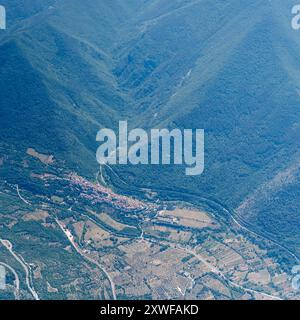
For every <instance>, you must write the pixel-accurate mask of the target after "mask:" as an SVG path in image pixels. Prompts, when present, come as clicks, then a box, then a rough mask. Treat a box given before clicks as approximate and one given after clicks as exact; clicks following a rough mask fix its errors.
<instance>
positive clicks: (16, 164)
mask: <svg viewBox="0 0 300 320" xmlns="http://www.w3.org/2000/svg"><path fill="white" fill-rule="evenodd" d="M298 2H299V3H298ZM298 4H300V1H297V0H295V1H287V0H285V1H284V0H272V1H267V0H249V1H240V0H206V1H204V0H174V1H171V0H85V1H80V0H1V1H0V5H2V6H4V7H5V9H6V25H7V28H6V30H0V89H1V96H0V240H1V243H0V266H1V265H2V266H4V267H6V269H7V279H8V284H7V290H0V299H37V298H39V299H70V300H72V299H92V300H95V299H96V300H97V299H101V300H103V299H133V300H135V299H154V300H156V299H203V300H213V299H216V300H219V299H222V300H223V299H226V300H227V299H228V300H229V299H233V300H236V299H244V300H249V299H257V300H259V299H265V298H268V299H277V298H280V299H295V298H299V290H298V291H297V290H295V288H292V284H291V283H292V277H293V274H292V268H293V267H294V266H296V265H298V264H299V258H300V201H299V197H300V142H299V132H300V59H299V53H300V28H299V30H295V29H294V28H293V25H292V19H293V17H294V16H295V14H293V13H292V8H293V7H294V6H295V5H298ZM299 12H300V10H299ZM299 21H300V19H299ZM299 25H300V22H299ZM124 120H127V121H128V125H129V127H130V128H132V129H133V128H143V129H144V130H147V131H150V130H151V129H153V128H168V129H170V130H171V129H175V128H177V129H180V130H184V129H195V130H196V129H204V131H205V169H204V172H203V174H201V175H196V176H187V175H186V174H185V170H184V169H185V167H184V166H180V165H179V166H178V165H168V166H162V165H116V166H100V168H99V164H98V163H97V161H96V151H97V147H98V146H99V143H98V142H97V141H96V135H97V132H98V130H100V129H101V128H111V129H114V130H117V128H118V125H119V121H124ZM15 255H16V256H15ZM141 256H143V257H144V258H142V257H141ZM16 257H17V259H16ZM18 258H19V259H20V260H21V263H20V261H18ZM203 261H204V262H203ZM7 265H8V266H10V268H8V267H7ZM150 265H151V267H150ZM64 270H68V272H67V274H66V273H65V271H64ZM139 270H144V272H140V273H139ZM164 270H169V271H170V270H172V272H170V273H169V274H165V272H164ZM215 270H218V272H216V271H215ZM28 274H29V275H28ZM139 284H141V285H140V286H139ZM178 288H179V289H178Z"/></svg>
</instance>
